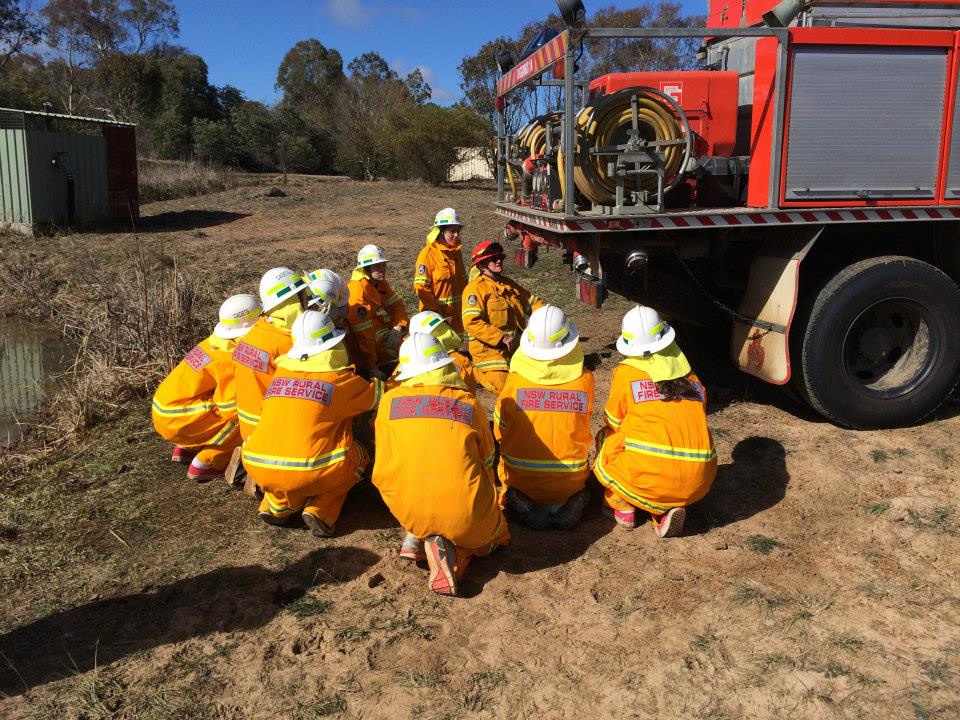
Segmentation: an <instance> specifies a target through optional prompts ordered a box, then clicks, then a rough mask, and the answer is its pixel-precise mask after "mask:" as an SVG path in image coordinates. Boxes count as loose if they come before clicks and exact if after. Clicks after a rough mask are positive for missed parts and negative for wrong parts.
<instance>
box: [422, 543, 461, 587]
mask: <svg viewBox="0 0 960 720" xmlns="http://www.w3.org/2000/svg"><path fill="white" fill-rule="evenodd" d="M423 549H424V551H425V552H426V553H427V565H429V566H430V589H431V590H433V591H434V592H435V593H437V594H438V595H456V594H457V576H456V573H455V572H454V569H453V564H454V562H455V560H456V552H457V551H456V549H455V548H454V546H453V543H452V542H450V541H449V540H447V539H446V538H445V537H443V536H441V535H431V536H430V537H428V538H427V539H426V540H424V542H423Z"/></svg>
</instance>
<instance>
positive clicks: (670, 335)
mask: <svg viewBox="0 0 960 720" xmlns="http://www.w3.org/2000/svg"><path fill="white" fill-rule="evenodd" d="M676 336H677V331H676V330H674V329H673V328H672V327H671V328H668V329H667V331H666V332H665V333H664V334H663V337H661V338H659V339H658V340H654V341H652V342H648V343H645V344H644V345H628V344H627V341H626V340H625V339H624V337H623V335H621V336H620V337H618V338H617V352H618V353H620V354H621V355H626V356H627V357H642V356H644V355H646V354H647V353H650V354H651V355H653V353H656V352H660V351H661V350H663V349H664V348H665V347H667V346H668V345H669V344H670V343H672V342H673V341H674V339H676Z"/></svg>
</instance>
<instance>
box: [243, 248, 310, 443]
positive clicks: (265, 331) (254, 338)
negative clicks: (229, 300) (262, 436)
mask: <svg viewBox="0 0 960 720" xmlns="http://www.w3.org/2000/svg"><path fill="white" fill-rule="evenodd" d="M306 300H307V283H306V282H305V281H304V279H303V277H302V276H301V275H300V274H299V273H295V272H294V271H293V270H291V269H290V268H285V267H277V268H273V269H272V270H268V271H267V272H266V273H264V275H263V277H262V278H261V279H260V303H261V304H262V305H263V317H261V318H260V320H259V321H258V322H257V324H256V325H254V326H253V329H251V330H250V332H249V333H247V334H246V336H245V337H244V338H243V340H241V341H240V342H238V343H237V347H236V349H235V350H234V351H233V362H234V372H235V373H236V378H237V417H238V418H239V420H240V433H241V434H242V435H243V438H244V440H246V439H247V438H248V437H250V435H251V434H252V433H253V431H254V429H255V428H256V427H257V423H259V422H260V405H261V404H262V403H263V396H264V394H265V393H266V392H267V387H269V385H270V381H271V380H272V379H273V373H274V372H275V371H276V364H275V363H274V361H275V360H276V358H278V357H279V356H280V355H282V354H283V353H285V352H287V351H288V350H289V349H290V346H291V345H292V344H293V340H292V339H291V337H290V329H291V328H292V327H293V323H294V321H295V320H296V319H297V316H298V315H299V314H300V313H301V312H303V308H304V305H305V303H306Z"/></svg>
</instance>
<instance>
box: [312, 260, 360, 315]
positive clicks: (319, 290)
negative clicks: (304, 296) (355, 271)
mask: <svg viewBox="0 0 960 720" xmlns="http://www.w3.org/2000/svg"><path fill="white" fill-rule="evenodd" d="M307 284H308V285H310V292H312V293H313V298H312V299H311V300H310V303H309V304H310V305H311V306H313V305H326V306H327V307H343V306H344V305H346V304H347V300H349V298H350V293H349V292H348V290H347V286H346V284H345V283H344V282H343V279H342V278H341V277H340V276H339V275H337V274H336V273H335V272H334V271H333V270H327V269H321V270H314V271H313V272H310V273H307Z"/></svg>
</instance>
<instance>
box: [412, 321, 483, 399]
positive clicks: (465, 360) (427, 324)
mask: <svg viewBox="0 0 960 720" xmlns="http://www.w3.org/2000/svg"><path fill="white" fill-rule="evenodd" d="M417 332H420V333H425V334H427V335H433V336H434V337H435V338H436V339H437V340H439V341H440V344H441V345H443V349H444V350H445V351H446V353H447V355H449V356H450V357H451V358H453V364H454V365H456V367H457V371H458V372H459V373H460V379H461V380H463V382H464V384H465V385H466V386H467V390H469V391H470V392H471V393H473V394H476V392H477V374H476V371H475V370H474V368H473V362H472V361H471V360H470V358H469V357H467V356H466V355H464V354H463V353H462V352H460V346H461V345H462V344H463V338H461V337H460V334H459V333H458V332H457V331H456V330H454V329H453V328H452V327H451V326H450V324H449V322H448V320H447V318H444V317H443V316H441V315H440V314H439V313H435V312H433V311H432V310H423V311H421V312H418V313H417V314H416V315H414V316H413V317H412V318H410V333H411V334H412V333H417ZM398 372H399V370H398Z"/></svg>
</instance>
